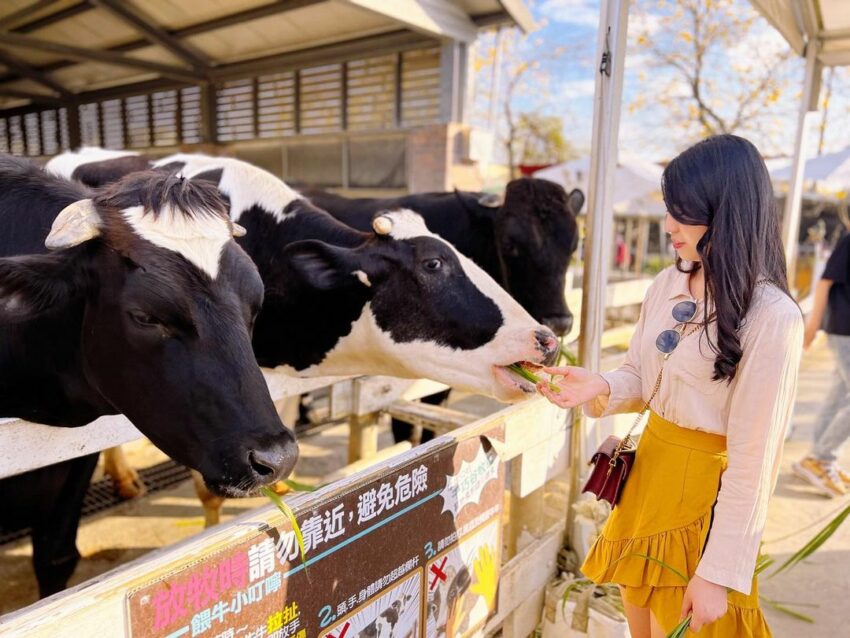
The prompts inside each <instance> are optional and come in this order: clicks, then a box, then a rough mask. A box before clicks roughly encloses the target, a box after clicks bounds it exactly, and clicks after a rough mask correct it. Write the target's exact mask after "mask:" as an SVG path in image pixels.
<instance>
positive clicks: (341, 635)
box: [328, 622, 351, 638]
mask: <svg viewBox="0 0 850 638" xmlns="http://www.w3.org/2000/svg"><path fill="white" fill-rule="evenodd" d="M350 626H351V623H350V622H347V623H345V627H343V628H342V629H341V630H340V632H339V633H338V634H337V635H336V636H334V635H333V634H328V638H345V634H347V633H348V628H349V627H350Z"/></svg>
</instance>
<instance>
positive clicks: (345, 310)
mask: <svg viewBox="0 0 850 638" xmlns="http://www.w3.org/2000/svg"><path fill="white" fill-rule="evenodd" d="M74 156H76V163H74V162H73V161H71V159H70V158H73V157H74ZM60 159H61V161H60ZM118 159H119V160H120V159H122V158H118ZM83 165H87V166H85V171H86V172H87V174H89V175H96V174H98V173H100V174H102V175H104V176H107V177H104V180H103V181H107V182H108V181H109V177H108V176H112V175H114V168H115V162H114V159H108V160H104V161H97V160H96V161H94V162H92V161H90V160H89V157H88V156H86V154H85V152H83V153H77V154H73V153H71V154H64V155H63V156H60V158H57V159H56V160H52V161H51V163H48V165H47V166H46V169H47V170H50V171H54V172H57V173H61V174H63V176H64V177H67V178H72V177H73V176H74V175H75V174H77V175H79V171H81V170H82V168H81V166H83ZM57 166H58V167H59V168H58V169H57ZM153 166H154V167H155V168H159V169H162V170H166V171H178V172H179V174H180V175H182V176H185V177H186V178H188V179H191V180H199V179H200V180H209V181H213V182H215V183H216V184H218V188H219V191H220V192H221V194H222V195H223V196H224V197H225V198H226V199H227V200H228V201H229V204H230V216H231V219H232V220H233V221H234V222H238V223H239V224H240V225H242V226H244V227H245V228H246V229H247V231H248V233H247V235H246V236H245V237H243V238H240V239H239V243H240V245H242V247H243V248H244V249H245V251H246V252H247V253H248V254H249V255H250V256H251V258H252V259H253V260H254V262H255V263H256V264H257V267H258V269H259V271H260V275H261V276H262V278H263V282H264V283H265V286H266V297H265V301H264V303H263V310H262V312H261V313H260V315H259V317H258V319H257V323H256V328H255V331H254V351H255V353H256V355H257V359H258V361H259V362H260V364H262V365H267V366H285V367H286V369H287V371H288V372H290V373H291V374H294V375H298V376H327V375H344V374H386V375H393V376H398V377H409V378H418V377H427V378H431V379H435V380H438V381H442V382H444V383H447V384H449V385H453V386H456V387H460V388H463V389H466V390H470V391H473V392H478V393H482V394H487V395H490V396H494V397H496V398H498V399H501V400H503V401H514V400H518V399H521V398H523V397H524V396H526V395H527V393H529V392H532V391H533V387H532V386H531V385H530V384H528V383H527V382H523V381H522V380H520V379H518V378H516V377H514V376H513V375H512V374H510V373H509V372H507V371H506V369H505V366H507V365H509V364H511V363H513V362H516V361H523V360H527V361H532V362H542V361H551V360H552V359H553V357H555V356H556V354H557V351H558V342H557V339H555V335H554V334H553V333H552V331H551V330H549V329H548V328H546V327H544V326H542V325H541V324H539V323H537V322H536V321H534V319H532V318H531V316H529V314H528V312H526V311H525V310H524V309H523V308H522V307H521V306H520V305H519V304H518V303H517V302H516V301H515V300H514V299H513V298H512V297H511V296H510V295H509V294H507V292H506V291H505V290H504V289H502V288H501V287H500V286H499V285H498V284H497V283H496V282H495V281H494V280H493V279H492V278H491V277H490V276H488V275H487V274H486V273H485V272H484V271H483V270H482V269H481V268H480V267H479V266H477V265H476V264H475V263H474V262H473V261H471V260H470V259H468V258H467V257H465V256H464V255H462V254H461V253H459V252H458V251H457V250H456V249H455V248H454V247H453V246H452V245H451V244H450V243H448V242H446V241H445V240H443V239H442V238H440V237H438V236H436V235H435V234H434V233H432V232H431V231H429V230H428V229H427V228H426V226H425V224H424V223H423V220H422V218H421V217H420V216H419V215H417V214H415V213H413V212H411V211H409V210H395V211H391V212H386V213H385V214H384V215H382V216H381V217H380V219H379V220H378V221H377V222H376V223H375V224H372V223H370V225H369V226H368V230H365V231H358V230H356V229H353V228H351V227H350V226H348V225H346V224H343V223H340V222H339V221H338V220H336V219H334V218H333V217H332V216H330V215H329V214H327V213H326V212H325V211H323V210H320V209H319V208H317V207H316V206H315V205H313V204H312V203H311V202H310V201H309V200H307V199H306V198H304V197H302V196H301V195H299V194H298V193H297V192H296V191H294V190H293V189H292V188H290V187H289V186H288V185H287V184H286V183H284V182H283V181H282V180H280V179H278V178H277V177H275V176H273V175H272V174H271V173H268V172H267V171H264V170H262V169H260V168H258V167H256V166H253V165H251V164H248V163H247V162H243V161H241V160H237V159H233V158H225V157H209V156H205V155H199V154H178V155H172V156H169V157H165V158H162V159H160V160H157V161H155V162H153ZM92 183H102V182H101V181H99V180H94V181H93V182H92ZM459 355H460V358H459Z"/></svg>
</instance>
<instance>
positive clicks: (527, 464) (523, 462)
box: [511, 418, 569, 497]
mask: <svg viewBox="0 0 850 638" xmlns="http://www.w3.org/2000/svg"><path fill="white" fill-rule="evenodd" d="M555 426H556V427H555V430H554V432H553V433H552V435H551V436H550V437H549V438H547V439H546V440H544V441H541V442H540V443H537V444H536V445H532V446H531V447H529V448H528V449H527V450H526V451H525V452H523V454H522V455H521V456H519V457H517V459H516V460H515V461H514V465H513V466H512V471H511V492H512V493H513V494H516V495H517V496H520V497H525V496H528V495H529V494H531V493H532V492H534V491H535V490H537V489H539V488H541V487H543V486H544V485H545V484H546V482H547V481H549V480H551V479H553V478H555V477H556V476H558V475H560V474H563V473H564V472H565V471H566V470H567V467H568V465H569V454H568V449H567V448H568V446H567V435H568V432H569V428H568V423H567V419H566V418H564V419H556V420H555Z"/></svg>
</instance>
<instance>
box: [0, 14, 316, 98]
mask: <svg viewBox="0 0 850 638" xmlns="http://www.w3.org/2000/svg"><path fill="white" fill-rule="evenodd" d="M320 2H325V0H278V1H277V2H273V3H272V4H264V5H261V6H259V7H254V8H253V9H246V10H245V11H240V12H238V13H233V14H230V15H226V16H222V17H220V18H215V19H213V20H207V21H206V22H199V23H198V24H192V25H189V26H187V27H182V28H180V29H175V30H166V31H165V32H166V33H167V34H168V35H170V36H172V37H175V38H186V37H189V36H192V35H199V34H201V33H208V32H210V31H215V30H217V29H223V28H225V27H229V26H232V25H234V24H239V23H241V22H248V21H249V20H257V19H259V18H265V17H268V16H271V15H277V14H279V13H285V12H287V11H293V10H295V9H300V8H302V7H307V6H310V5H313V4H319V3H320ZM76 6H77V7H79V8H78V9H77V12H79V11H80V10H82V9H83V8H85V9H89V8H91V6H90V5H88V4H87V3H83V4H81V5H76ZM74 15H76V14H74ZM49 17H50V16H49ZM45 19H46V18H45ZM29 26H30V25H26V29H27V30H29ZM23 29H24V27H21V28H20V29H14V31H19V30H21V31H22V30H23ZM149 44H150V43H149V42H148V41H147V40H145V39H139V40H133V41H132V42H126V43H124V44H118V45H116V46H112V47H109V48H107V49H104V50H105V51H120V52H127V51H135V50H136V49H141V48H142V47H146V46H148V45H149ZM73 64H74V62H68V61H67V60H63V61H59V62H51V63H50V64H45V65H44V66H42V67H39V68H40V70H43V71H58V70H59V69H64V68H66V67H69V66H71V65H73ZM17 79H18V78H17V77H15V76H14V75H4V76H2V77H0V82H11V81H13V80H17Z"/></svg>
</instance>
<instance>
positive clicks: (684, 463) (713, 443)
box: [581, 412, 771, 638]
mask: <svg viewBox="0 0 850 638" xmlns="http://www.w3.org/2000/svg"><path fill="white" fill-rule="evenodd" d="M725 469H726V437H724V436H720V435H718V434H709V433H707V432H697V431H696V430H688V429H685V428H681V427H679V426H678V425H676V424H675V423H671V422H670V421H667V420H665V419H663V418H661V417H660V416H658V415H657V414H655V413H652V412H651V413H650V417H649V423H648V425H647V427H646V429H645V430H644V433H643V434H642V435H641V437H640V442H639V443H638V449H637V458H636V459H635V465H634V467H633V469H632V472H631V474H630V475H629V478H628V480H627V481H626V484H625V485H624V486H623V493H622V494H621V496H620V501H619V503H618V504H617V506H616V507H615V508H614V510H613V511H612V512H611V516H610V517H609V518H608V521H607V522H606V524H605V528H604V529H603V530H602V534H601V535H600V536H599V538H598V539H597V540H596V542H595V543H594V544H593V546H592V547H591V549H590V552H589V553H588V555H587V558H586V559H585V561H584V564H583V565H582V567H581V571H582V572H583V573H584V574H585V576H587V577H588V578H589V579H591V580H592V581H594V582H596V583H616V584H618V585H622V586H624V587H625V594H626V600H627V602H629V603H631V604H633V605H636V606H638V607H644V608H649V609H650V610H651V611H652V614H653V615H654V616H655V618H656V620H657V621H658V622H659V623H660V624H661V627H662V628H663V629H664V630H665V632H668V633H669V632H670V631H671V630H672V629H673V628H674V627H675V626H676V625H677V624H678V623H679V621H680V612H681V609H682V598H683V597H684V594H685V588H686V585H687V583H685V582H684V581H683V580H682V578H681V577H680V576H679V575H677V574H676V573H675V572H673V571H672V570H670V569H668V568H666V567H665V566H663V565H661V564H659V563H658V562H656V561H653V560H647V559H646V558H641V557H640V556H636V555H637V554H640V555H642V556H650V557H652V558H654V559H657V560H658V561H662V562H663V563H665V564H666V565H669V566H671V567H673V568H674V569H675V570H676V571H677V572H679V573H680V574H683V575H684V576H687V578H688V579H690V578H691V577H692V576H693V575H694V573H695V572H696V568H697V564H698V563H699V559H700V556H701V555H702V551H703V548H704V547H705V542H706V539H707V538H708V532H709V528H710V527H711V516H712V509H713V507H714V503H715V501H716V500H717V493H718V491H719V489H720V477H721V475H722V474H723V472H724V470H725ZM688 635H694V636H696V635H697V634H694V633H692V632H690V631H689V632H688ZM698 635H699V638H730V637H732V636H735V637H736V638H750V637H752V638H765V637H768V636H770V635H771V633H770V629H769V628H768V626H767V622H766V621H765V619H764V615H763V614H762V611H761V609H760V608H759V597H758V587H757V583H756V580H755V578H754V579H753V589H752V592H751V593H750V595H749V596H745V595H743V594H741V593H740V592H736V591H730V593H729V609H728V611H727V612H726V614H725V615H724V616H723V617H722V618H720V619H718V620H717V621H715V622H713V623H711V624H710V625H706V626H705V627H703V628H702V629H701V630H700V632H699V634H698Z"/></svg>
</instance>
